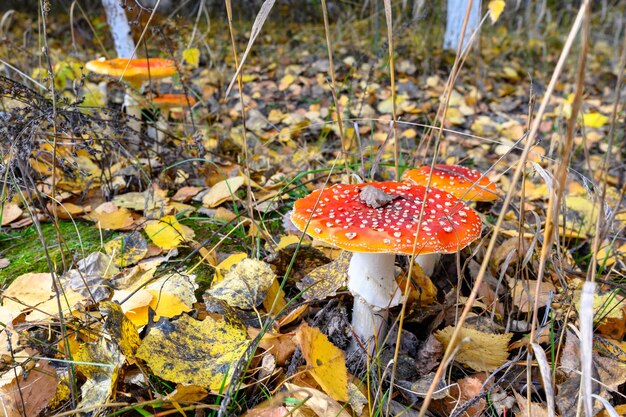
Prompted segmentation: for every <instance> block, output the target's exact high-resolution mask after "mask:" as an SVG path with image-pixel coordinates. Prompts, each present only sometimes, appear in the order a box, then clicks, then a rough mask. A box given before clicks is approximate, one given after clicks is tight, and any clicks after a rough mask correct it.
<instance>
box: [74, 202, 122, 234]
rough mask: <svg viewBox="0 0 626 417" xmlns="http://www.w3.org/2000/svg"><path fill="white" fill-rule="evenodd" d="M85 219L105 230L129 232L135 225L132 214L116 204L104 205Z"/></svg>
mask: <svg viewBox="0 0 626 417" xmlns="http://www.w3.org/2000/svg"><path fill="white" fill-rule="evenodd" d="M85 218H87V219H89V220H91V221H94V222H96V223H98V225H99V227H101V228H102V229H105V230H128V229H129V228H131V227H132V226H133V225H134V220H133V216H132V213H131V212H130V211H129V210H128V209H125V208H118V207H117V206H116V205H115V204H114V203H112V202H108V203H102V204H101V205H99V206H98V207H96V209H95V210H94V211H92V212H91V213H89V214H88V215H86V216H85Z"/></svg>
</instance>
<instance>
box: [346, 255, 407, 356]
mask: <svg viewBox="0 0 626 417" xmlns="http://www.w3.org/2000/svg"><path fill="white" fill-rule="evenodd" d="M395 258H396V256H395V255H394V254H388V253H363V252H355V253H353V254H352V259H351V260H350V266H349V267H348V289H349V290H350V292H351V293H352V295H354V307H353V311H352V327H353V329H354V333H355V334H356V336H357V337H358V338H359V342H360V343H358V342H356V341H355V342H354V343H353V344H352V347H351V348H352V350H357V349H358V347H359V346H360V345H363V346H368V348H367V349H368V352H369V353H371V352H373V350H374V347H375V343H374V342H375V341H379V340H382V339H383V338H384V337H385V332H386V328H385V327H386V326H385V325H386V321H387V315H388V310H389V308H390V307H394V306H396V305H398V304H400V301H401V299H402V294H401V293H400V289H399V288H398V284H397V283H396V279H395V274H394V268H395V267H394V264H395ZM374 336H376V338H374Z"/></svg>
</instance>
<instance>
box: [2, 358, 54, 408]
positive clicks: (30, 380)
mask: <svg viewBox="0 0 626 417" xmlns="http://www.w3.org/2000/svg"><path fill="white" fill-rule="evenodd" d="M8 374H9V375H13V372H11V371H9V372H8ZM57 384H58V381H57V377H56V370H55V368H53V367H52V366H50V363H49V362H48V361H46V360H40V361H37V363H36V365H35V366H34V368H33V369H31V370H30V371H29V373H28V377H24V376H23V375H19V376H17V377H14V378H13V380H12V381H11V383H9V384H7V385H4V386H2V387H1V388H0V404H2V410H3V411H4V413H3V414H2V415H3V416H4V417H22V416H37V415H39V413H41V412H42V411H43V410H44V409H45V408H46V407H47V406H48V403H49V402H50V401H51V400H52V399H53V398H54V395H55V394H56V392H57Z"/></svg>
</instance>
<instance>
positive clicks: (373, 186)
mask: <svg viewBox="0 0 626 417" xmlns="http://www.w3.org/2000/svg"><path fill="white" fill-rule="evenodd" d="M425 194H426V188H425V187H423V186H421V185H415V184H410V183H401V182H372V183H367V184H353V185H345V184H338V185H334V186H332V187H329V188H326V189H323V190H316V191H314V192H313V193H311V194H310V195H308V196H307V197H304V198H301V199H299V200H297V201H296V202H295V204H294V209H293V214H292V217H291V220H292V221H293V223H294V225H295V226H296V227H297V228H298V229H300V230H302V231H304V232H306V233H307V234H309V235H310V236H311V237H313V238H315V239H319V240H323V241H325V242H328V243H331V244H333V245H335V246H338V247H340V248H342V249H345V250H349V251H351V252H353V254H352V259H351V260H350V266H349V267H348V289H349V290H350V292H351V293H352V294H353V295H354V309H353V313H352V326H353V328H354V332H355V334H356V335H357V336H358V337H359V339H361V341H362V342H363V343H364V344H367V343H368V342H370V341H371V340H370V339H371V338H372V336H374V335H378V337H384V332H385V328H384V325H385V323H386V320H387V314H388V309H389V308H390V307H393V306H396V305H398V304H399V303H400V299H401V294H400V291H399V288H398V285H397V283H396V281H395V275H394V260H395V255H396V254H413V253H418V254H419V253H432V252H442V253H451V252H456V251H458V250H460V249H462V248H464V247H465V246H467V245H469V244H470V243H471V242H472V241H474V240H475V239H477V238H478V237H479V236H480V232H481V220H480V218H479V217H478V215H477V214H476V212H474V210H472V209H470V208H469V207H467V206H466V205H465V204H464V203H463V202H462V201H460V200H459V199H457V198H456V197H454V196H452V195H451V194H448V193H446V192H443V191H439V190H430V193H429V194H428V199H427V200H426V201H424V196H425ZM422 206H423V216H422V221H421V223H420V221H419V220H420V214H421V213H422ZM418 232H419V235H418ZM356 346H357V345H353V347H356ZM371 346H373V345H371Z"/></svg>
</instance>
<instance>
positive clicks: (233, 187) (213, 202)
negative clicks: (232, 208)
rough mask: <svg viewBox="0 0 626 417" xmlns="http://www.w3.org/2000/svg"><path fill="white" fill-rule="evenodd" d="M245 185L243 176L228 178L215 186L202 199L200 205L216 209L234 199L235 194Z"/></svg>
mask: <svg viewBox="0 0 626 417" xmlns="http://www.w3.org/2000/svg"><path fill="white" fill-rule="evenodd" d="M244 183H245V178H244V177H243V176H238V177H233V178H228V179H226V180H223V181H220V182H218V183H217V184H215V185H214V186H213V187H211V189H210V190H209V192H208V193H206V194H205V195H204V197H203V198H202V205H203V206H205V207H208V208H213V207H217V206H219V205H220V204H222V203H223V202H225V201H228V200H231V199H233V198H235V192H236V191H237V190H238V189H239V188H241V186H242V185H243V184H244Z"/></svg>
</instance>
